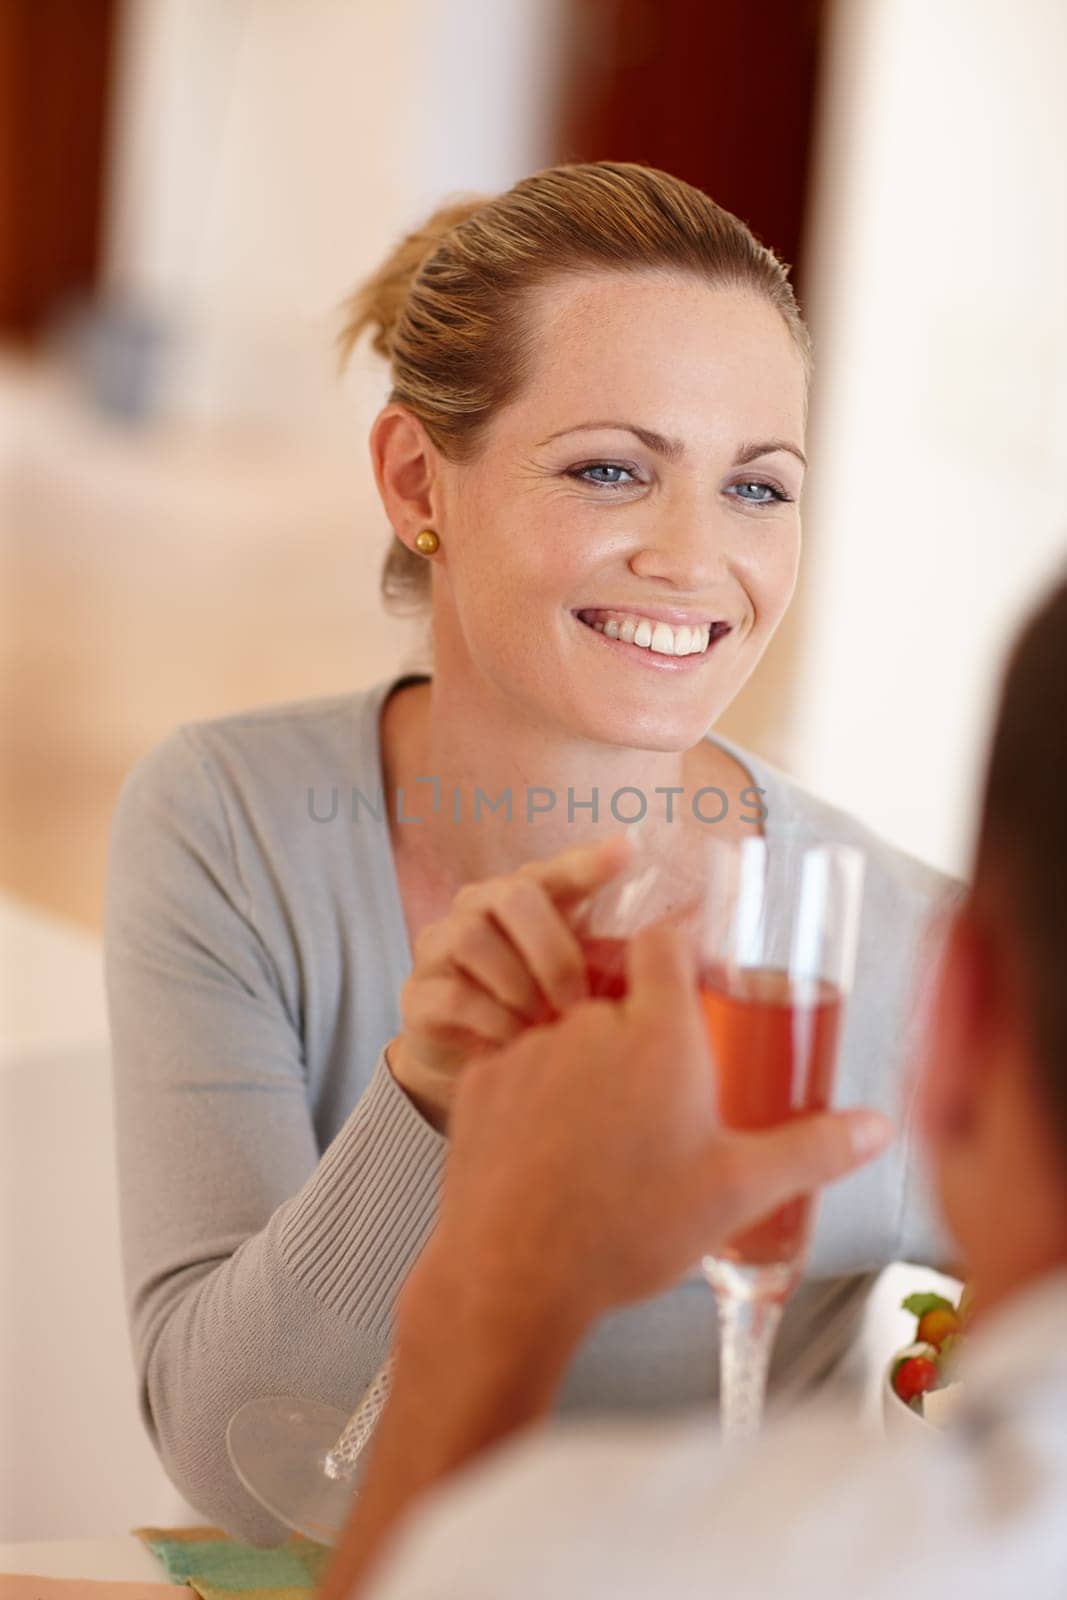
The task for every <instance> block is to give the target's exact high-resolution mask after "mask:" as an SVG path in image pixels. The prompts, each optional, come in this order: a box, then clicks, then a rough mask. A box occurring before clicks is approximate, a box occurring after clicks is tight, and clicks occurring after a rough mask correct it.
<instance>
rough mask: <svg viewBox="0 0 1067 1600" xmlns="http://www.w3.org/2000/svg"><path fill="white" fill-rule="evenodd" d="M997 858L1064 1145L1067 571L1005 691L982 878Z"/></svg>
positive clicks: (1020, 648) (1030, 624)
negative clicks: (1020, 945) (1025, 969)
mask: <svg viewBox="0 0 1067 1600" xmlns="http://www.w3.org/2000/svg"><path fill="white" fill-rule="evenodd" d="M994 864H995V865H996V868H997V869H998V870H999V871H1000V872H1001V873H1002V874H1003V878H1004V881H1005V884H1006V887H1007V890H1008V893H1009V894H1010V896H1011V898H1012V901H1013V903H1014V908H1015V911H1016V914H1017V917H1018V924H1019V928H1018V931H1019V934H1020V937H1021V939H1022V942H1023V948H1024V951H1025V954H1026V959H1027V965H1028V969H1029V976H1030V981H1031V984H1032V991H1031V992H1032V1000H1033V1005H1034V1018H1033V1021H1034V1037H1035V1040H1036V1044H1037V1049H1038V1052H1039V1054H1040V1058H1041V1066H1042V1069H1043V1072H1044V1076H1045V1080H1046V1084H1047V1087H1048V1091H1049V1109H1050V1111H1052V1112H1053V1114H1054V1115H1056V1117H1057V1118H1058V1123H1059V1131H1060V1135H1061V1144H1062V1148H1063V1149H1064V1151H1065V1153H1067V576H1064V577H1061V579H1060V580H1059V582H1058V583H1057V585H1056V587H1055V588H1054V589H1053V590H1052V592H1051V594H1049V595H1048V596H1046V598H1045V599H1044V600H1042V602H1041V603H1040V605H1039V606H1038V608H1037V610H1036V611H1034V612H1033V613H1032V615H1031V616H1030V618H1029V620H1028V621H1027V623H1026V625H1025V627H1024V628H1023V631H1022V634H1021V635H1020V637H1019V639H1018V640H1017V642H1016V644H1015V647H1014V649H1013V651H1012V654H1011V658H1010V660H1009V663H1008V670H1007V673H1006V676H1005V679H1004V685H1003V688H1002V690H1001V697H1000V707H999V710H998V714H997V721H996V727H995V730H994V733H993V742H992V748H991V751H990V756H989V765H988V770H987V775H986V786H985V798H984V804H983V808H982V821H981V825H980V830H979V840H978V850H977V859H976V864H975V883H976V886H979V887H980V885H981V884H982V882H983V877H984V875H985V874H986V872H987V871H988V870H989V869H990V868H991V867H993V865H994Z"/></svg>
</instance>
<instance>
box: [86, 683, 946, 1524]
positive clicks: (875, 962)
mask: <svg viewBox="0 0 1067 1600" xmlns="http://www.w3.org/2000/svg"><path fill="white" fill-rule="evenodd" d="M401 681H403V680H402V679H396V678H394V679H388V680H384V681H382V682H380V683H378V684H377V685H375V686H374V687H372V688H371V689H369V690H365V691H361V692H358V693H354V694H345V695H339V696H336V697H331V698H328V699H317V700H311V701H306V702H300V703H296V704H290V705H282V706H275V707H270V708H267V709H263V710H257V711H251V712H247V713H243V714H240V715H236V716H228V717H223V718H220V719H217V720H213V721H210V722H202V723H198V724H190V725H187V726H183V727H180V728H179V729H177V730H176V731H175V732H174V733H173V734H171V735H170V736H169V737H168V738H167V739H165V740H164V741H163V742H162V743H161V744H160V745H158V746H157V747H156V748H155V749H154V750H153V751H151V752H150V754H149V755H148V756H146V757H145V758H144V759H143V760H142V761H141V762H140V763H139V764H138V765H137V766H136V767H135V768H134V770H133V771H132V772H131V774H130V775H129V777H128V778H127V780H126V783H125V785H124V787H123V790H122V794H121V796H120V799H119V803H118V807H117V811H116V814H115V818H114V822H113V827H112V836H111V850H110V859H109V868H108V884H107V903H106V926H105V950H106V973H107V989H108V1002H109V1007H110V1016H111V1029H112V1042H113V1052H114V1072H115V1099H116V1120H117V1136H118V1160H119V1179H120V1193H121V1214H122V1241H123V1256H124V1268H125V1277H126V1286H127V1294H128V1305H129V1314H130V1322H131V1329H132V1337H133V1347H134V1352H135V1358H136V1365H137V1374H138V1381H139V1385H140V1401H141V1406H142V1411H143V1415H144V1418H145V1422H146V1424H147V1427H148V1429H149V1432H150V1434H151V1437H152V1439H153V1441H154V1442H155V1445H156V1448H157V1449H158V1451H159V1454H160V1456H161V1458H162V1461H163V1463H164V1465H165V1467H166V1469H167V1471H168V1473H169V1474H170V1476H171V1478H172V1479H173V1481H174V1482H175V1484H176V1485H177V1486H178V1488H179V1489H180V1490H181V1492H182V1493H183V1494H184V1495H185V1497H186V1498H187V1499H188V1500H189V1501H190V1502H191V1503H192V1504H193V1505H194V1506H196V1507H197V1508H198V1510H199V1511H201V1512H202V1513H203V1515H204V1516H205V1517H206V1518H208V1519H210V1520H211V1521H212V1522H215V1523H218V1524H221V1525H222V1526H223V1527H225V1528H227V1529H228V1530H230V1531H231V1532H232V1533H234V1534H237V1535H240V1536H242V1537H245V1538H248V1539H251V1540H253V1541H255V1542H260V1543H271V1542H274V1541H275V1540H276V1539H278V1538H280V1537H282V1536H283V1534H284V1531H285V1530H283V1529H281V1528H280V1527H279V1526H278V1524H276V1523H275V1522H274V1521H273V1520H272V1519H271V1518H269V1517H268V1516H267V1515H266V1514H265V1513H264V1512H262V1511H261V1510H260V1509H259V1507H258V1506H257V1505H256V1504H255V1502H254V1501H253V1500H252V1499H251V1497H250V1496H249V1495H248V1494H247V1493H246V1491H245V1490H244V1489H243V1488H242V1486H241V1484H240V1483H239V1481H238V1480H237V1478H236V1476H235V1475H234V1473H233V1471H232V1469H231V1467H230V1464H229V1461H228V1459H227V1454H226V1446H225V1432H226V1424H227V1421H228V1419H229V1417H230V1416H231V1415H232V1413H233V1412H234V1411H235V1410H236V1409H237V1407H238V1406H239V1405H241V1404H242V1402H243V1401H245V1400H247V1399H248V1398H250V1397H251V1396H254V1395H264V1394H293V1395H299V1396H307V1397H309V1398H314V1399H318V1400H321V1401H325V1402H327V1403H330V1404H333V1405H336V1406H338V1407H341V1408H342V1409H345V1410H349V1409H351V1408H352V1407H353V1405H354V1404H355V1403H356V1402H357V1401H358V1399H359V1397H360V1393H361V1391H362V1389H363V1388H364V1387H365V1385H366V1384H367V1383H368V1382H369V1380H370V1378H371V1376H372V1375H373V1373H374V1371H375V1370H376V1368H377V1367H378V1365H379V1363H380V1362H381V1361H382V1359H383V1357H384V1356H385V1354H386V1351H387V1347H388V1341H389V1334H390V1321H391V1315H392V1309H393V1304H394V1300H395V1297H396V1294H397V1291H398V1289H399V1286H400V1284H401V1283H402V1281H403V1279H404V1276H405V1274H406V1273H407V1271H408V1269H409V1268H410V1266H411V1264H412V1262H413V1261H414V1259H415V1257H416V1255H417V1253H418V1251H419V1249H420V1247H421V1245H422V1243H423V1241H424V1240H425V1238H426V1236H427V1233H428V1231H429V1229H430V1227H431V1225H432V1221H433V1216H434V1207H435V1199H436V1193H437V1188H438V1183H439V1177H440V1172H441V1165H442V1160H443V1156H444V1152H445V1140H444V1139H443V1138H442V1136H441V1135H439V1134H438V1133H437V1132H436V1131H435V1130H434V1129H433V1128H431V1127H430V1126H429V1125H428V1124H427V1123H426V1122H425V1121H423V1119H422V1118H421V1117H420V1116H419V1114H418V1113H417V1112H416V1111H415V1109H414V1107H413V1106H412V1105H411V1103H410V1102H409V1101H408V1099H407V1098H406V1096H405V1095H404V1094H403V1092H402V1091H401V1090H400V1089H399V1088H398V1086H397V1085H396V1083H395V1082H394V1081H393V1079H392V1077H391V1075H390V1073H389V1070H388V1068H387V1066H386V1065H385V1062H384V1059H383V1055H382V1051H383V1046H384V1045H385V1044H386V1043H387V1041H388V1040H389V1039H390V1038H392V1037H393V1035H394V1034H395V1033H397V1032H398V1031H399V1028H400V1013H399V1009H398V995H399V991H400V987H401V984H402V983H403V981H404V979H405V977H406V976H407V974H408V972H409V970H410V966H411V952H410V948H409V944H408V938H407V932H406V928H405V924H404V918H403V913H402V907H401V902H400V897H399V892H398V887H397V880H396V874H395V870H394V865H393V855H392V848H391V842H390V836H389V829H388V822H387V820H386V819H385V815H384V808H381V810H380V817H375V815H374V803H375V801H376V800H377V798H378V797H379V796H380V793H381V786H382V772H381V754H380V712H381V708H382V705H383V703H384V701H385V699H386V697H387V695H388V693H389V692H390V690H391V689H392V688H393V687H394V686H395V685H396V684H397V683H399V682H401ZM719 742H720V743H721V744H722V745H723V746H724V747H725V748H726V749H728V750H729V751H730V752H731V753H732V754H733V755H735V756H736V757H737V759H738V760H740V761H741V762H742V763H743V765H745V766H746V767H747V768H748V770H749V771H750V772H751V774H752V776H753V779H754V781H755V783H756V784H757V785H759V786H760V787H761V788H762V789H763V790H764V791H765V794H764V804H765V806H766V807H767V813H768V815H767V820H766V823H765V828H766V832H767V834H768V836H770V837H773V835H774V833H775V830H776V829H778V828H780V827H782V826H784V825H785V824H787V823H792V824H794V825H799V826H800V827H801V828H802V829H803V830H805V831H806V832H807V833H809V834H810V836H811V838H812V839H813V840H815V839H821V840H826V839H839V840H844V841H852V842H855V843H858V844H860V845H861V846H862V847H863V848H865V850H866V851H867V855H868V864H867V876H866V886H865V900H864V913H863V919H862V925H861V934H860V947H859V956H858V969H857V977H856V984H855V990H854V994H853V997H852V1000H851V1003H850V1009H849V1013H848V1018H847V1023H846V1030H845V1036H844V1040H843V1045H842V1056H841V1063H840V1069H839V1080H838V1081H839V1093H838V1102H839V1103H840V1104H848V1103H862V1104H866V1105H874V1106H881V1107H883V1108H885V1109H888V1110H890V1111H892V1112H893V1113H895V1114H896V1115H897V1116H898V1117H900V1118H901V1119H902V1120H903V1121H904V1122H905V1123H907V1122H908V1121H909V1120H910V1108H909V1107H907V1106H905V1105H903V1104H902V1099H903V1087H904V1082H905V1073H904V1067H905V1062H906V1057H907V1050H908V1042H909V1038H910V1037H911V1036H912V1034H913V1032H914V1027H915V1020H916V1016H917V1006H916V1001H915V994H916V979H917V976H918V975H919V974H920V973H921V972H922V971H924V970H926V968H927V965H928V960H929V955H930V948H929V946H928V945H927V944H926V943H924V938H923V934H924V929H925V925H926V923H927V921H928V917H929V913H930V912H931V910H933V909H936V908H937V907H939V906H941V905H943V904H945V903H946V899H947V897H949V896H951V895H952V894H953V893H954V891H955V887H956V886H955V885H953V884H952V883H951V881H950V880H948V879H945V878H943V877H941V876H940V875H939V874H937V873H935V872H933V871H932V870H930V869H929V868H927V867H924V866H922V865H920V864H919V863H918V862H917V861H915V860H914V859H912V858H911V857H908V856H905V855H902V854H901V853H900V852H898V851H896V850H893V849H891V848H889V847H888V846H887V845H885V844H884V843H883V842H881V841H880V840H878V839H877V838H876V837H874V836H873V835H872V834H871V833H870V832H869V831H868V830H866V829H865V828H864V827H862V826H861V825H860V824H859V823H858V822H856V821H855V820H854V819H852V818H850V817H848V816H847V815H845V814H843V813H841V812H840V811H837V810H834V809H833V808H832V807H830V806H828V805H826V804H824V803H823V802H821V801H819V800H817V799H815V798H813V797H812V796H811V795H809V794H807V793H806V792H805V791H803V790H802V789H800V788H798V787H797V786H796V785H795V784H793V783H791V782H790V781H789V780H788V779H786V778H785V777H783V775H782V774H781V773H779V772H777V771H776V770H775V769H773V768H772V767H770V766H768V765H767V764H766V763H764V762H762V761H760V760H758V759H757V758H756V757H754V756H752V755H751V754H750V753H749V752H748V751H745V750H741V749H739V748H737V747H735V746H733V745H730V744H729V743H727V741H724V740H723V741H719ZM353 791H356V792H357V793H358V795H362V796H363V797H365V800H366V801H367V802H368V804H364V802H363V800H360V799H358V798H357V799H356V801H355V806H354V809H355V813H356V817H355V820H353ZM335 792H336V794H335ZM900 1257H905V1258H909V1259H921V1260H927V1261H935V1262H936V1261H937V1260H943V1259H944V1252H943V1249H942V1241H941V1239H940V1237H939V1235H938V1233H937V1232H936V1229H935V1225H934V1223H933V1220H932V1217H931V1215H930V1212H929V1211H928V1208H927V1206H926V1204H925V1202H924V1197H923V1195H922V1193H921V1192H920V1189H919V1184H918V1178H917V1174H916V1172H915V1169H914V1166H913V1163H912V1159H911V1140H910V1137H908V1136H905V1137H904V1138H902V1139H901V1140H900V1141H899V1142H898V1144H897V1145H896V1147H895V1148H894V1149H893V1150H892V1151H891V1152H890V1153H889V1154H888V1155H886V1156H885V1157H883V1158H882V1159H881V1160H880V1161H879V1162H877V1163H876V1164H875V1165H874V1166H872V1167H870V1168H868V1169H866V1170H865V1171H863V1172H862V1173H860V1174H858V1175H856V1176H854V1177H852V1178H850V1179H848V1180H847V1181H846V1182H844V1183H842V1184H839V1185H837V1186H836V1187H835V1188H833V1189H832V1190H830V1191H829V1192H828V1193H827V1195H826V1196H825V1198H824V1199H823V1201H822V1203H821V1208H820V1212H819V1220H818V1224H817V1228H816V1235H815V1240H814V1245H813V1251H812V1258H811V1263H810V1268H809V1274H808V1279H807V1281H806V1282H805V1284H804V1285H803V1286H802V1288H801V1289H800V1291H799V1292H798V1293H797V1295H796V1296H795V1297H794V1299H793V1301H792V1303H791V1304H790V1306H789V1308H788V1310H787V1313H786V1316H785V1320H784V1324H783V1329H782V1334H781V1337H780V1340H779V1344H778V1348H777V1353H776V1357H775V1362H774V1367H773V1372H772V1388H773V1391H774V1392H775V1393H776V1394H778V1395H780V1396H782V1395H784V1396H789V1395H792V1394H793V1393H795V1392H798V1391H799V1390H801V1389H803V1388H804V1387H806V1386H808V1385H810V1384H811V1383H813V1382H814V1381H816V1380H817V1379H819V1378H821V1377H822V1376H823V1375H824V1374H825V1373H826V1372H827V1371H828V1370H829V1368H830V1367H831V1366H832V1365H833V1363H834V1361H835V1360H836V1359H837V1357H838V1356H840V1354H841V1353H842V1351H843V1349H844V1348H845V1345H846V1343H847V1341H848V1339H849V1337H850V1335H851V1333H852V1332H853V1329H854V1325H855V1321H856V1316H857V1313H858V1311H859V1309H860V1308H861V1306H862V1298H863V1290H864V1289H865V1287H866V1285H867V1282H868V1278H867V1276H866V1275H868V1274H869V1273H870V1272H872V1271H873V1270H875V1269H877V1268H879V1267H880V1266H882V1265H883V1264H884V1263H886V1262H888V1261H892V1260H895V1259H898V1258H900ZM477 1268H478V1264H477V1262H471V1271H472V1272H473V1271H477ZM716 1366H717V1361H716V1344H715V1330H714V1315H713V1307H712V1302H711V1299H710V1294H709V1291H708V1290H707V1288H706V1287H705V1286H704V1284H703V1283H702V1282H701V1280H700V1279H699V1277H698V1276H696V1275H694V1276H692V1277H690V1278H688V1279H686V1280H685V1281H683V1282H681V1283H679V1284H678V1285H677V1286H676V1287H675V1288H674V1289H673V1290H672V1291H670V1292H669V1293H667V1294H664V1295H661V1296H659V1297H658V1298H657V1299H655V1300H652V1301H649V1302H647V1303H645V1304H643V1305H640V1306H637V1307H634V1308H630V1309H627V1310H625V1311H623V1312H620V1313H618V1314H616V1315H613V1316H611V1317H608V1318H607V1319H605V1320H604V1321H603V1322H602V1323H601V1324H600V1325H599V1326H598V1327H597V1328H596V1329H595V1330H594V1332H593V1334H592V1335H591V1337H590V1338H589V1339H588V1340H587V1342H586V1343H585V1345H584V1346H583V1347H582V1349H581V1350H580V1351H579V1352H578V1355H577V1357H576V1359H575V1361H574V1364H573V1367H572V1369H571V1371H570V1374H569V1376H568V1379H567V1382H566V1384H565V1387H564V1391H563V1396H562V1405H563V1407H564V1408H566V1409H569V1410H576V1409H586V1410H588V1409H600V1410H607V1409H623V1408H626V1409H630V1408H635V1409H644V1410H651V1409H663V1408H668V1407H673V1406H681V1405H688V1404H693V1403H696V1402H699V1401H701V1400H707V1399H711V1398H713V1397H714V1394H715V1387H716Z"/></svg>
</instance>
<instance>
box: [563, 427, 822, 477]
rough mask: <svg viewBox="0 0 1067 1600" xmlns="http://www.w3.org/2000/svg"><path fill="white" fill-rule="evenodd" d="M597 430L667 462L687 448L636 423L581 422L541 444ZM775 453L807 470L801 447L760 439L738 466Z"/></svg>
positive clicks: (743, 449)
mask: <svg viewBox="0 0 1067 1600" xmlns="http://www.w3.org/2000/svg"><path fill="white" fill-rule="evenodd" d="M594 428H617V429H619V430H621V431H622V432H623V433H632V434H634V435H635V436H636V437H637V438H638V439H640V440H641V443H642V444H645V445H647V446H648V448H649V449H650V450H654V451H655V452H656V454H657V455H659V456H663V458H664V460H666V461H680V460H681V459H682V457H683V456H684V455H685V445H684V444H683V443H682V441H681V440H680V439H668V438H666V437H665V436H664V435H663V434H662V433H655V432H654V431H653V430H652V429H651V428H639V427H638V426H637V424H636V423H635V422H578V423H575V425H574V427H572V428H560V430H559V432H558V433H550V434H549V436H548V438H547V439H542V440H541V443H542V444H551V443H552V440H553V439H560V438H562V437H563V435H564V434H565V433H589V432H592V430H593V429H594ZM776 450H785V451H786V452H787V453H788V454H789V455H791V456H796V458H797V460H798V461H799V462H800V464H801V465H802V466H804V467H806V466H807V464H808V458H807V456H806V455H805V454H804V452H803V450H802V449H801V448H800V446H799V445H796V444H792V443H790V441H789V440H788V439H758V440H756V441H754V442H753V443H751V444H743V445H742V446H741V448H740V450H739V451H738V452H737V462H736V464H737V465H738V466H739V467H746V466H747V465H748V463H749V462H750V461H755V460H757V458H758V457H759V456H769V455H773V454H774V452H775V451H776Z"/></svg>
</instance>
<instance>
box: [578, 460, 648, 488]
mask: <svg viewBox="0 0 1067 1600" xmlns="http://www.w3.org/2000/svg"><path fill="white" fill-rule="evenodd" d="M594 472H611V473H623V472H624V473H625V474H626V478H627V479H628V480H630V481H629V482H627V481H624V480H623V479H622V478H620V477H612V478H594V477H591V476H590V474H591V473H594ZM567 476H568V478H576V479H577V480H578V481H579V482H580V483H592V484H595V485H596V486H597V487H599V488H601V489H628V488H629V487H630V482H636V479H635V478H634V475H633V470H632V469H631V468H630V467H623V466H620V465H619V463H618V462H617V461H594V462H592V463H591V464H590V465H589V466H588V467H572V468H571V469H570V470H569V472H568V473H567Z"/></svg>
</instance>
